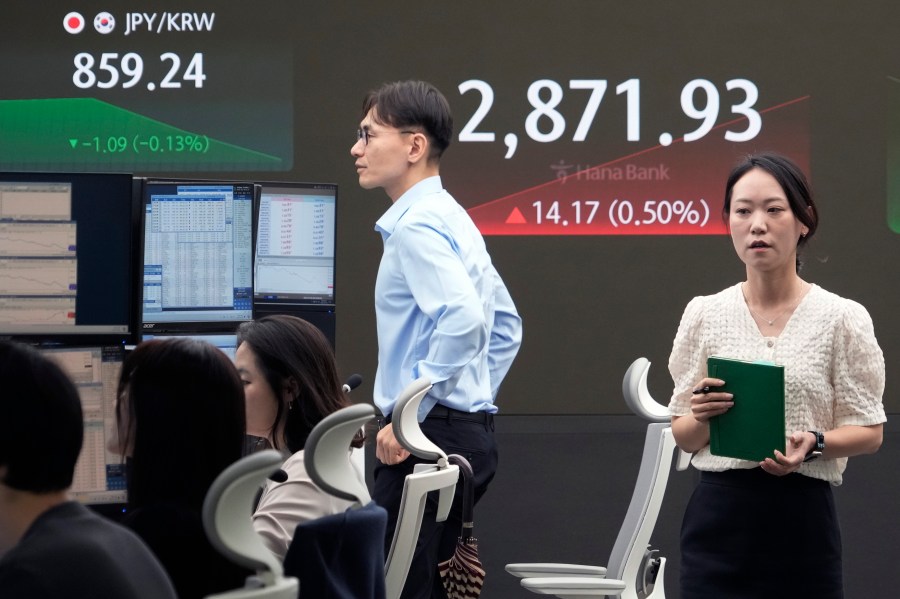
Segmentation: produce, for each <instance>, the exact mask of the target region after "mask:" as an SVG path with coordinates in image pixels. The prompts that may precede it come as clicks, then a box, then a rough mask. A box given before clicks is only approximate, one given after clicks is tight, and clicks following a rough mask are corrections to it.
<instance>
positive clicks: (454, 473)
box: [385, 377, 459, 599]
mask: <svg viewBox="0 0 900 599" xmlns="http://www.w3.org/2000/svg"><path fill="white" fill-rule="evenodd" d="M430 389H431V382H430V381H429V380H428V379H426V378H424V377H423V378H418V379H416V380H415V381H413V382H412V383H410V384H409V385H408V386H407V387H406V389H404V390H403V391H402V392H401V393H400V395H399V397H398V398H397V402H396V404H395V406H394V412H393V418H392V424H393V431H394V435H395V436H396V437H397V441H399V443H400V444H401V445H402V446H403V447H404V449H406V450H407V451H409V452H410V453H411V454H412V455H414V456H416V457H418V458H421V459H423V460H428V461H429V462H434V463H433V464H416V466H415V468H414V471H413V473H412V474H410V475H408V476H407V477H406V480H405V481H404V483H403V495H402V497H401V501H400V513H399V514H398V516H397V527H396V528H395V529H394V537H393V539H392V540H391V548H390V550H389V552H388V557H387V562H386V564H385V589H386V591H387V599H397V598H399V597H400V593H401V592H402V591H403V585H404V584H405V583H406V577H407V575H408V574H409V567H410V564H411V563H412V558H413V553H414V551H415V548H416V542H417V541H418V538H419V529H420V528H421V527H422V519H423V516H424V511H425V500H426V498H427V495H428V493H429V492H431V491H438V492H439V496H438V508H437V515H436V520H437V521H438V522H443V521H445V520H446V519H447V516H448V515H449V513H450V507H451V505H452V504H453V494H454V491H455V490H456V482H457V480H458V479H459V466H457V465H455V464H450V463H449V461H448V460H447V454H445V453H444V452H443V450H441V448H440V447H438V446H437V445H435V444H434V443H432V442H431V440H429V439H428V437H426V436H425V434H424V433H423V432H422V429H421V428H420V427H419V421H418V412H419V404H421V403H422V399H423V398H424V397H425V394H427V393H428V391H429V390H430Z"/></svg>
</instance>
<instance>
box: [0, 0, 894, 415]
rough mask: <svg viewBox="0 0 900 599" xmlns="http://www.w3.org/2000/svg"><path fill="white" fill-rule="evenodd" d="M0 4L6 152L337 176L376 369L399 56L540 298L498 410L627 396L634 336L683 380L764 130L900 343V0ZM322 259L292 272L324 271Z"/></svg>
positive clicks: (618, 404)
mask: <svg viewBox="0 0 900 599" xmlns="http://www.w3.org/2000/svg"><path fill="white" fill-rule="evenodd" d="M7 4H10V5H9V6H4V9H3V10H4V13H3V18H2V19H0V39H2V40H3V42H2V43H3V45H4V48H9V49H10V51H8V52H2V53H0V81H3V82H4V85H3V86H2V89H0V169H6V170H10V169H16V170H30V169H41V170H51V169H52V170H94V171H96V170H125V171H132V172H135V173H137V174H139V175H152V176H157V177H160V178H165V177H169V178H176V177H196V178H202V179H216V178H228V179H232V180H247V181H271V180H281V181H328V182H332V183H334V184H336V185H337V186H338V187H339V188H340V190H341V201H340V205H337V206H336V208H335V223H336V227H335V228H336V237H335V239H336V246H335V259H336V261H338V262H340V268H339V269H338V270H337V271H335V277H334V281H333V285H334V289H339V290H340V293H338V294H336V299H335V304H334V309H333V312H332V314H333V315H336V314H340V319H339V320H340V322H339V323H338V324H337V325H336V330H337V340H336V347H337V348H339V351H338V360H339V362H340V364H341V366H342V368H343V369H344V370H345V371H346V372H360V371H361V372H362V373H363V374H364V377H365V379H366V380H372V379H373V378H374V370H375V367H376V360H377V358H376V356H377V348H376V339H377V332H376V328H375V322H374V309H373V302H374V300H373V292H374V281H375V276H376V272H377V269H378V261H379V258H380V256H381V253H382V241H381V237H380V235H378V233H377V232H375V231H374V230H373V229H374V223H375V221H376V220H377V219H378V218H379V217H380V216H381V215H382V214H383V213H384V211H385V210H387V208H388V207H389V205H390V200H389V199H388V198H387V196H386V195H385V194H384V193H383V191H381V190H364V189H361V188H360V187H359V184H358V180H357V176H356V173H355V169H354V168H353V162H354V159H353V157H352V156H350V153H349V151H350V147H351V145H352V144H353V143H354V142H355V141H356V138H355V136H354V132H355V130H356V128H357V127H358V125H359V121H360V119H361V115H360V108H361V105H362V99H363V96H364V95H365V93H366V92H367V91H368V90H370V89H372V88H375V87H377V86H379V85H380V84H382V83H384V82H387V81H394V80H399V79H408V78H416V79H424V80H427V81H430V82H431V83H434V84H435V85H436V86H437V87H438V88H439V89H441V90H442V91H443V93H444V94H445V95H446V97H447V99H448V101H449V103H450V106H451V109H452V111H453V114H454V121H455V127H454V131H455V133H454V136H453V140H452V143H451V145H450V147H449V148H448V149H447V151H446V153H445V154H444V156H443V158H442V160H441V171H440V172H441V176H442V180H443V183H444V186H445V187H446V189H447V190H448V191H449V192H450V193H451V194H452V195H453V196H454V197H455V198H456V199H457V201H458V202H459V203H460V204H461V205H462V206H463V207H464V208H465V209H466V210H467V211H468V213H469V214H470V215H471V217H472V219H473V220H474V222H475V223H476V224H477V226H478V227H479V228H480V230H481V231H482V233H483V234H484V235H485V239H486V243H487V245H488V250H489V251H490V253H491V256H492V259H493V261H494V263H495V265H496V266H497V268H498V270H499V272H500V273H501V275H502V276H503V278H504V280H505V281H506V283H507V285H508V287H509V289H510V292H511V294H512V296H513V298H514V300H515V302H516V305H517V307H518V309H519V311H520V313H521V314H522V317H523V320H524V342H523V346H522V350H521V352H520V354H519V356H518V358H517V360H516V362H515V364H514V365H513V367H512V369H511V371H510V373H509V375H508V377H507V379H506V381H505V382H504V384H503V385H502V387H501V390H500V395H499V396H498V398H497V405H498V407H499V408H500V412H501V413H502V414H582V413H601V414H624V413H627V411H628V409H627V407H626V406H625V404H624V402H623V401H622V397H621V389H620V385H621V379H622V376H623V374H624V372H625V370H626V368H627V367H628V365H629V364H630V363H631V362H632V360H634V359H635V358H637V357H639V356H645V357H647V358H648V359H650V360H651V362H652V363H653V366H652V368H651V371H650V388H651V389H652V390H653V392H654V394H655V395H657V396H658V397H659V399H660V400H661V401H666V400H667V399H668V395H669V393H670V392H671V386H672V383H671V380H670V378H669V375H668V372H667V368H666V362H667V360H668V356H669V353H670V351H671V344H672V339H673V337H674V335H675V332H676V329H677V327H678V322H679V319H680V317H681V314H682V312H683V310H684V307H685V305H686V304H687V303H688V301H690V299H691V298H692V297H694V296H697V295H707V294H711V293H714V292H716V291H719V290H721V289H723V288H725V287H727V286H730V285H732V284H734V283H736V282H738V281H739V280H742V279H743V278H744V277H745V270H744V267H743V264H742V263H741V262H740V261H739V260H738V259H737V257H736V256H735V253H734V250H733V247H732V243H731V240H730V239H729V237H728V235H727V230H726V227H725V225H724V223H723V222H722V218H721V208H722V202H723V197H722V194H723V189H724V185H725V178H726V176H727V173H728V171H729V170H730V169H731V167H732V165H733V164H734V163H735V161H736V160H737V159H738V158H739V157H741V156H742V155H744V154H747V153H750V152H755V151H760V150H775V151H779V152H781V153H784V154H786V155H789V156H790V157H792V158H794V159H795V160H796V161H797V162H798V163H799V164H800V165H801V166H802V167H803V168H804V169H805V170H806V171H807V173H808V174H809V175H810V178H811V181H812V185H813V188H814V192H815V194H816V198H817V200H818V206H819V209H820V213H821V215H822V222H821V226H820V228H819V230H818V231H817V233H816V235H815V237H814V238H813V239H812V241H811V243H810V244H809V246H808V248H807V250H806V252H805V254H804V256H803V261H804V267H803V271H802V273H801V274H802V276H803V277H804V278H805V279H807V280H809V281H811V282H815V283H817V284H819V285H821V286H822V287H824V288H826V289H828V290H830V291H833V292H835V293H838V294H839V295H842V296H844V297H848V298H851V299H854V300H856V301H859V302H860V303H861V304H863V305H864V306H865V307H866V308H867V309H868V310H869V312H870V314H871V315H872V318H873V321H874V323H875V331H876V335H877V337H878V340H879V343H880V344H881V346H882V349H883V350H884V353H885V356H886V358H887V359H888V363H889V364H890V363H891V360H893V361H894V362H896V359H897V356H898V355H900V319H898V315H897V306H898V305H900V283H898V281H900V267H898V261H897V260H896V259H895V257H896V256H898V255H900V235H898V233H900V83H898V82H900V43H898V42H897V35H896V27H897V23H900V5H897V4H896V3H890V2H887V1H885V0H878V1H875V2H868V3H846V2H826V3H824V4H823V3H822V2H814V1H813V0H797V1H795V2H784V1H782V0H778V1H775V0H762V1H761V2H758V3H755V4H753V5H746V6H744V5H741V6H737V5H735V4H733V3H725V2H719V1H715V0H692V1H690V2H667V1H665V0H648V1H647V2H643V3H640V4H635V3H633V2H611V1H607V2H598V1H597V0H570V1H567V2H549V1H538V2H527V3H523V2H514V1H512V0H497V1H495V2H476V1H474V0H461V1H459V2H452V3H443V4H436V3H425V2H421V1H420V0H416V1H413V0H397V1H395V2H391V3H390V5H385V4H383V3H354V4H353V5H352V6H350V5H346V4H342V3H327V2H295V1H292V0H273V1H272V2H267V3H265V4H263V5H259V6H255V5H254V6H249V5H247V4H245V3H223V2H211V1H203V0H199V1H196V2H184V1H183V0H181V1H178V0H165V1H163V2H159V3H154V4H153V5H152V6H151V5H148V4H146V3H138V2H135V1H134V0H122V1H120V2H116V3H115V4H114V5H110V4H108V3H105V2H99V1H96V0H84V1H83V2H79V3H77V4H72V5H63V6H54V7H48V6H46V5H43V4H40V3H34V2H31V3H26V2H13V3H7ZM69 13H78V14H77V15H70V14H69ZM326 227H327V225H326ZM270 233H272V230H270ZM278 235H281V229H279V230H278ZM270 239H271V238H270ZM282 241H283V239H282ZM279 247H281V246H279ZM285 247H286V246H285ZM279 251H280V250H279ZM279 264H280V266H279ZM259 265H260V264H259V263H258V264H257V266H259ZM262 266H263V267H264V268H263V270H262V271H258V274H261V276H259V280H260V281H261V282H262V283H263V285H264V286H265V288H266V289H267V290H268V291H266V290H264V289H262V288H258V289H257V290H256V291H257V292H259V293H258V294H254V295H256V296H257V299H258V300H262V301H266V298H265V297H261V296H262V295H266V294H267V295H271V296H281V295H283V294H287V295H290V294H291V293H292V292H291V290H290V289H276V288H275V287H279V286H282V285H286V286H288V287H289V286H290V285H289V281H287V280H286V279H284V278H282V277H281V276H280V275H278V276H277V277H275V276H272V277H270V276H269V275H270V274H272V273H275V272H279V271H277V270H273V269H277V268H281V269H282V272H283V273H289V274H299V271H296V270H293V269H292V267H289V266H286V265H285V264H282V263H280V262H277V261H275V260H273V261H272V262H271V263H270V264H269V265H268V266H266V264H263V265H262ZM266 269H268V270H266ZM309 274H311V273H309V272H304V273H303V277H306V279H305V282H304V283H303V286H304V290H302V291H301V292H300V293H299V295H301V296H302V295H305V294H308V293H309V290H308V289H307V288H306V286H307V285H308V284H312V285H313V286H314V287H318V288H320V289H321V288H322V287H323V286H322V284H321V282H322V279H321V277H318V278H317V277H315V276H313V277H308V276H307V275H309ZM252 293H253V290H251V294H252ZM313 295H315V296H316V297H317V298H319V299H321V300H322V301H327V293H324V294H323V293H315V294H313ZM329 309H330V308H329ZM895 370H896V369H891V368H888V375H887V376H888V388H889V389H890V388H895V387H897V386H898V385H900V378H898V377H900V375H898V374H897V373H896V372H895ZM367 371H368V374H366V372H367ZM536 373H540V376H538V375H537V374H536ZM885 401H886V404H887V406H888V408H889V411H898V410H900V400H898V398H896V397H894V396H891V395H890V394H889V396H888V397H886V398H885Z"/></svg>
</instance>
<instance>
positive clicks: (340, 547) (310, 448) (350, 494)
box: [284, 404, 387, 599]
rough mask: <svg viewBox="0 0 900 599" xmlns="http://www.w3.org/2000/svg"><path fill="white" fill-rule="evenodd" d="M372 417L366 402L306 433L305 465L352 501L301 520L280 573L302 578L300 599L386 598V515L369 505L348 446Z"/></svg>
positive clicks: (324, 485) (315, 478)
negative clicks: (344, 507) (328, 512)
mask: <svg viewBox="0 0 900 599" xmlns="http://www.w3.org/2000/svg"><path fill="white" fill-rule="evenodd" d="M374 417H375V407H374V406H372V405H369V404H357V405H352V406H348V407H346V408H343V409H341V410H338V411H337V412H334V413H332V414H329V415H328V416H326V417H325V418H323V419H322V421H321V422H319V423H318V424H317V425H316V426H315V427H314V428H313V430H312V431H311V432H310V434H309V437H308V438H307V440H306V444H305V446H304V451H303V463H304V465H305V466H306V472H307V474H309V477H310V478H311V479H312V481H313V482H314V483H315V484H316V485H317V486H318V487H319V488H321V489H322V490H324V491H326V492H328V493H330V494H331V495H334V496H335V497H339V498H341V499H346V500H348V501H351V502H352V504H351V506H350V507H349V508H348V509H347V510H346V511H344V512H342V513H338V514H332V515H329V516H323V517H321V518H317V519H315V520H310V521H309V522H303V523H301V524H299V525H298V526H297V528H296V529H295V531H294V538H293V539H292V540H291V544H290V546H289V547H288V551H287V553H286V554H285V556H284V571H285V573H286V574H288V575H291V576H296V577H297V578H298V579H299V580H300V591H301V593H302V594H301V596H302V597H303V598H304V599H305V598H306V597H310V598H317V597H333V598H335V599H338V598H340V599H345V598H352V599H385V590H384V589H385V574H384V536H385V530H386V528H387V511H385V509H384V508H383V507H381V506H378V505H376V504H375V503H373V502H372V499H371V497H370V496H369V490H368V488H367V487H366V485H365V481H363V480H362V479H361V478H360V473H359V472H358V471H357V470H356V468H355V467H354V466H353V463H352V458H351V457H350V443H351V441H352V440H353V437H354V436H355V435H356V433H357V431H359V430H360V427H362V426H363V425H364V424H365V423H366V422H368V421H369V420H371V419H372V418H374Z"/></svg>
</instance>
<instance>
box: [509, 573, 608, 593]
mask: <svg viewBox="0 0 900 599" xmlns="http://www.w3.org/2000/svg"><path fill="white" fill-rule="evenodd" d="M522 586H523V587H525V588H526V589H528V590H529V591H531V592H532V593H539V594H541V595H559V596H563V597H572V596H574V595H578V596H579V597H605V596H607V595H620V594H621V593H622V591H624V590H625V581H623V580H616V579H613V578H599V577H596V576H571V577H563V578H555V577H554V578H549V577H543V578H523V579H522Z"/></svg>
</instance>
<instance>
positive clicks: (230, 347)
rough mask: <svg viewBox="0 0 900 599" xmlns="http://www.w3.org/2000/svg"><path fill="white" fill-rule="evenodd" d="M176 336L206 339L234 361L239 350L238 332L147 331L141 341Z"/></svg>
mask: <svg viewBox="0 0 900 599" xmlns="http://www.w3.org/2000/svg"><path fill="white" fill-rule="evenodd" d="M176 337H189V338H191V339H196V340H197V341H205V342H207V343H209V344H210V345H213V346H215V347H216V348H218V349H219V350H221V351H222V352H223V353H224V354H225V355H226V356H228V357H229V358H230V359H231V361H232V362H234V352H235V351H237V333H181V334H164V335H157V334H155V333H145V334H144V335H143V336H142V338H141V341H149V340H151V339H173V338H176Z"/></svg>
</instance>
